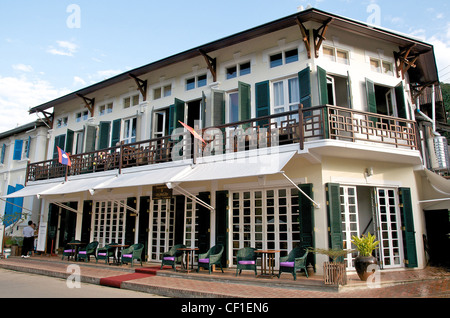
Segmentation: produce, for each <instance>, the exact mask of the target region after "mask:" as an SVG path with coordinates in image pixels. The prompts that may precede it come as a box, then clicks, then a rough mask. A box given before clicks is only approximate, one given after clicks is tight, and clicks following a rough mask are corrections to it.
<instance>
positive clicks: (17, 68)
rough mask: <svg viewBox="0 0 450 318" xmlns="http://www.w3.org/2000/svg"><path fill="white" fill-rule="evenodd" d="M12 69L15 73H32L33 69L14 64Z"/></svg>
mask: <svg viewBox="0 0 450 318" xmlns="http://www.w3.org/2000/svg"><path fill="white" fill-rule="evenodd" d="M12 68H13V69H15V70H16V71H22V72H33V67H31V65H25V64H14V65H13V66H12Z"/></svg>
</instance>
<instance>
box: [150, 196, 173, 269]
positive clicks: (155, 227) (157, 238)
mask: <svg viewBox="0 0 450 318" xmlns="http://www.w3.org/2000/svg"><path fill="white" fill-rule="evenodd" d="M174 227H175V199H165V200H153V203H152V210H151V221H150V229H151V233H150V237H151V253H150V259H151V260H153V261H160V260H161V259H160V258H161V254H162V253H164V252H166V251H167V250H168V249H169V248H170V247H172V246H173V245H174V235H175V233H174V232H175V231H174Z"/></svg>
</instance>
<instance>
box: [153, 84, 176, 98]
mask: <svg viewBox="0 0 450 318" xmlns="http://www.w3.org/2000/svg"><path fill="white" fill-rule="evenodd" d="M171 95H172V85H165V86H163V87H158V88H155V89H154V90H153V99H160V98H162V97H169V96H171Z"/></svg>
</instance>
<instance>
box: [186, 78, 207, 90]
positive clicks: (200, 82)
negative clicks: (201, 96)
mask: <svg viewBox="0 0 450 318" xmlns="http://www.w3.org/2000/svg"><path fill="white" fill-rule="evenodd" d="M206 83H207V79H206V74H204V75H198V76H194V77H190V78H188V79H187V80H186V90H187V91H190V90H192V89H195V88H199V87H202V86H206Z"/></svg>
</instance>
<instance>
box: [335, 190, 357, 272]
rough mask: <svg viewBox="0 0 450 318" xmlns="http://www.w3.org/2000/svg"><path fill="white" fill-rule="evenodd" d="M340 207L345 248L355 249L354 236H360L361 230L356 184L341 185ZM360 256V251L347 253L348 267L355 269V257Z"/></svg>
mask: <svg viewBox="0 0 450 318" xmlns="http://www.w3.org/2000/svg"><path fill="white" fill-rule="evenodd" d="M339 197H340V207H341V219H342V235H343V241H344V242H343V243H344V244H343V247H344V249H353V248H354V246H352V236H353V235H355V236H358V237H359V234H360V231H359V217H358V200H357V191H356V187H355V186H341V187H340V196H339ZM356 256H358V252H356V251H354V252H352V253H349V254H347V256H346V257H345V258H344V260H345V262H346V265H347V268H349V269H354V267H355V266H354V259H355V257H356Z"/></svg>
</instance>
